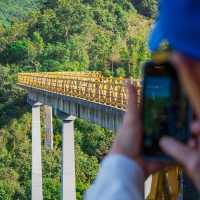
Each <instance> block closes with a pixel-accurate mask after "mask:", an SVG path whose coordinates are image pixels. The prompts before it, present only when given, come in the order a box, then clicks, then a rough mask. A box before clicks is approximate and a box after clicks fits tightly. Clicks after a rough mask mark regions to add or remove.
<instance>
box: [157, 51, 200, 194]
mask: <svg viewBox="0 0 200 200" xmlns="http://www.w3.org/2000/svg"><path fill="white" fill-rule="evenodd" d="M172 62H173V63H174V66H175V67H176V70H177V73H178V74H179V78H180V81H181V83H182V86H183V87H184V89H185V92H186V93H187V95H188V97H189V99H190V101H191V104H192V106H193V109H194V111H195V114H196V116H197V119H198V121H196V122H193V123H192V125H191V132H192V133H193V138H192V139H190V141H189V142H188V145H183V144H182V143H180V142H178V141H176V140H174V139H172V138H169V137H167V138H166V137H165V138H162V139H161V141H160V145H161V148H162V149H163V151H165V152H166V153H167V154H168V155H170V156H172V157H173V158H175V159H176V160H177V161H178V162H180V163H181V164H182V165H183V166H184V168H185V169H186V171H187V173H188V175H189V176H190V178H191V179H192V180H193V182H194V184H195V185H196V187H197V189H198V190H199V191H200V62H198V61H194V60H191V59H189V58H186V57H185V56H183V55H180V54H175V55H173V57H172Z"/></svg>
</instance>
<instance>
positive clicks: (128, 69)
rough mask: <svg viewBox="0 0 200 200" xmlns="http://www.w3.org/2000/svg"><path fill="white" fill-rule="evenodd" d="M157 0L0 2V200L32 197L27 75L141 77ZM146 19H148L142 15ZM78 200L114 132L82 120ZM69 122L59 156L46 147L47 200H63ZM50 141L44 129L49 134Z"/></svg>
mask: <svg viewBox="0 0 200 200" xmlns="http://www.w3.org/2000/svg"><path fill="white" fill-rule="evenodd" d="M155 5H156V1H154V0H151V1H147V0H143V1H137V0H133V1H129V0H45V1H42V0H41V1H39V0H37V1H36V0H31V1H30V0H29V1H28V0H15V1H14V0H2V1H1V2H0V71H1V73H0V161H1V162H0V200H1V199H2V200H14V199H15V200H17V199H20V200H27V199H30V184H31V114H30V108H29V107H28V106H25V105H26V102H25V101H26V96H25V91H23V90H21V89H19V88H17V86H16V85H15V81H16V74H17V72H21V71H67V70H68V71H69V70H77V71H85V70H99V71H102V72H103V73H104V74H105V75H107V76H110V75H114V76H133V77H135V78H138V77H139V75H140V67H139V66H140V64H141V63H142V62H143V61H144V60H145V59H147V58H148V57H149V53H148V50H147V44H146V36H147V34H148V30H149V26H150V24H151V19H149V18H148V19H147V18H146V17H144V16H143V15H146V16H148V17H153V16H155V12H156V11H155V7H154V6H155ZM138 13H140V14H143V15H140V14H138ZM75 127H76V134H75V138H76V145H75V147H76V180H77V199H82V196H83V193H84V191H85V189H86V188H87V187H88V186H89V185H90V184H91V182H92V181H93V180H94V178H95V176H96V173H97V170H98V167H99V162H100V161H101V159H102V158H103V157H104V155H105V154H106V153H107V152H108V150H109V148H110V145H111V142H112V139H113V134H112V133H111V132H109V131H108V130H105V129H102V128H100V127H98V126H96V125H91V124H90V123H88V122H86V121H83V120H76V123H75ZM60 133H61V122H60V120H59V119H56V118H55V119H54V134H55V135H54V144H55V146H54V150H53V151H47V150H45V149H44V148H43V150H42V151H43V174H44V176H43V185H44V199H45V200H53V199H59V198H60V170H61V167H60V165H61V156H60V152H61V134H60ZM42 135H43V138H44V131H42Z"/></svg>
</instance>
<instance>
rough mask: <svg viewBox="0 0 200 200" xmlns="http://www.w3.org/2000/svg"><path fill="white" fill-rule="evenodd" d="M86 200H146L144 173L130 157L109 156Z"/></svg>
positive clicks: (104, 161) (87, 193) (103, 163)
mask: <svg viewBox="0 0 200 200" xmlns="http://www.w3.org/2000/svg"><path fill="white" fill-rule="evenodd" d="M85 200H144V173H143V171H142V169H141V168H140V166H139V165H138V164H137V163H136V162H135V161H133V160H131V159H129V158H128V157H126V156H123V155H109V156H107V157H106V158H105V159H104V160H103V162H102V165H101V168H100V171H99V173H98V175H97V178H96V180H95V182H94V184H93V185H92V186H91V187H90V188H89V190H88V191H87V192H86V195H85Z"/></svg>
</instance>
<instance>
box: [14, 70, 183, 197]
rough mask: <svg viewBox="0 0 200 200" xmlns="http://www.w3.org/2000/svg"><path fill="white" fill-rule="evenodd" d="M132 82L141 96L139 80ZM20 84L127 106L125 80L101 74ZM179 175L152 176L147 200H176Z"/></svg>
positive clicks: (27, 77)
mask: <svg viewBox="0 0 200 200" xmlns="http://www.w3.org/2000/svg"><path fill="white" fill-rule="evenodd" d="M132 81H133V82H134V85H135V86H136V88H137V95H138V96H139V94H140V81H139V80H132ZM17 82H18V85H20V86H23V87H25V88H33V89H36V90H42V91H48V92H50V93H54V94H61V95H64V96H70V97H75V98H78V99H83V100H86V101H89V102H94V103H98V104H103V105H107V106H110V107H114V108H117V109H120V110H123V111H124V110H125V108H126V104H127V91H126V87H125V84H124V82H125V79H124V78H106V77H104V76H103V75H102V74H101V73H100V72H48V73H45V72H43V73H19V74H18V80H17ZM138 99H139V98H138ZM179 175H180V170H179V169H178V168H172V169H168V170H166V171H163V172H161V173H157V174H155V175H153V176H152V181H151V189H150V191H149V193H148V196H147V197H146V198H147V199H148V200H175V199H177V197H178V195H179V191H180V182H179V178H178V177H179ZM166 188H167V191H166Z"/></svg>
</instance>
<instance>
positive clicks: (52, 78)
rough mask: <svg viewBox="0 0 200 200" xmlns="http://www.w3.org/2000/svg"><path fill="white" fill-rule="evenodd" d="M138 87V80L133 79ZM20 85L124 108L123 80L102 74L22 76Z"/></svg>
mask: <svg viewBox="0 0 200 200" xmlns="http://www.w3.org/2000/svg"><path fill="white" fill-rule="evenodd" d="M132 81H133V82H134V84H135V86H136V88H138V94H139V88H140V83H139V81H138V80H132ZM18 84H20V85H24V86H29V87H32V88H37V89H42V90H47V91H49V92H52V93H57V94H62V95H66V96H72V97H76V98H81V99H85V100H87V101H91V102H95V103H101V104H105V105H109V106H113V107H117V108H120V109H125V107H126V102H127V92H126V87H125V79H124V78H111V77H110V78H106V77H103V75H102V74H101V73H100V72H48V73H45V72H44V73H19V74H18Z"/></svg>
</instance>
